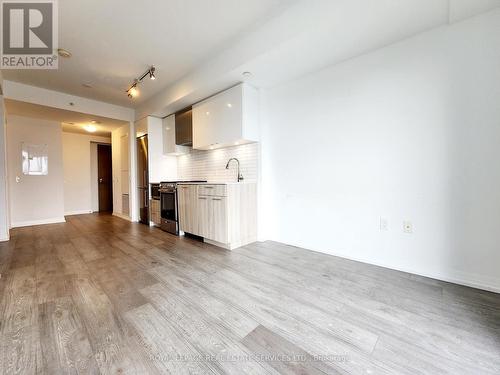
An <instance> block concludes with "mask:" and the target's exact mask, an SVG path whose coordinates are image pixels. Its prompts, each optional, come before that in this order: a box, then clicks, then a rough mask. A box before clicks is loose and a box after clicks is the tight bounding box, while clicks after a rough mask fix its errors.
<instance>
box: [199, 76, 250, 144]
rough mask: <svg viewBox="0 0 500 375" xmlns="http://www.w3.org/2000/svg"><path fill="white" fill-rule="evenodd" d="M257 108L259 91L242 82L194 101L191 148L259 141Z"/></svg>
mask: <svg viewBox="0 0 500 375" xmlns="http://www.w3.org/2000/svg"><path fill="white" fill-rule="evenodd" d="M258 111H259V94H258V91H257V89H255V88H254V87H251V86H249V85H247V84H244V83H242V84H239V85H237V86H234V87H232V88H230V89H228V90H225V91H223V92H221V93H219V94H217V95H215V96H212V97H210V98H208V99H205V100H204V101H202V102H200V103H198V104H195V105H193V148H195V149H199V150H207V149H214V148H221V147H229V146H234V145H238V144H244V143H251V142H258V141H259V112H258Z"/></svg>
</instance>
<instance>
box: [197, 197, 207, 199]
mask: <svg viewBox="0 0 500 375" xmlns="http://www.w3.org/2000/svg"><path fill="white" fill-rule="evenodd" d="M198 199H207V197H198Z"/></svg>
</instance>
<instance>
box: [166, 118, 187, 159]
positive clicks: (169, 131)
mask: <svg viewBox="0 0 500 375" xmlns="http://www.w3.org/2000/svg"><path fill="white" fill-rule="evenodd" d="M175 130H176V129H175V115H170V116H168V117H165V118H164V119H163V126H162V132H163V154H164V155H174V156H177V155H184V154H188V153H189V152H190V151H191V148H190V147H188V146H180V145H177V144H176V143H175V132H176V131H175Z"/></svg>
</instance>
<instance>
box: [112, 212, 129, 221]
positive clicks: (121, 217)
mask: <svg viewBox="0 0 500 375" xmlns="http://www.w3.org/2000/svg"><path fill="white" fill-rule="evenodd" d="M113 216H116V217H119V218H120V219H123V220H127V221H132V219H131V218H130V217H128V216H127V215H124V214H120V213H118V212H113Z"/></svg>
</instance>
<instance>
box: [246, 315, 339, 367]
mask: <svg viewBox="0 0 500 375" xmlns="http://www.w3.org/2000/svg"><path fill="white" fill-rule="evenodd" d="M241 342H242V343H243V344H244V345H245V346H246V347H248V348H249V349H251V350H252V352H253V353H254V354H255V355H257V356H258V357H262V358H265V359H266V361H267V363H269V364H270V365H271V366H272V367H274V368H275V369H276V370H277V371H278V372H279V373H280V374H283V375H294V374H310V375H324V374H345V373H346V372H344V371H341V370H337V369H335V368H333V367H331V366H329V365H328V364H326V363H325V362H323V361H322V360H321V359H318V358H315V357H313V356H312V355H310V354H309V353H307V352H306V351H304V350H303V349H301V348H299V347H298V346H296V345H294V344H292V343H291V342H289V341H287V340H285V339H284V338H283V337H281V336H280V335H278V334H276V333H275V332H273V331H271V330H269V329H267V328H266V327H264V326H261V325H259V326H258V327H256V328H255V329H254V330H253V331H252V332H250V333H249V334H248V335H247V336H246V337H244V338H243V340H242V341H241ZM340 359H342V360H343V358H339V360H340Z"/></svg>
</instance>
